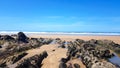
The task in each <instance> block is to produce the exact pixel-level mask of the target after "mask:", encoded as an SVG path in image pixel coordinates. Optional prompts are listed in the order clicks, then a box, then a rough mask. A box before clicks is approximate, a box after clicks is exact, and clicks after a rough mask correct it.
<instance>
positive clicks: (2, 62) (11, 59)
mask: <svg viewBox="0 0 120 68" xmlns="http://www.w3.org/2000/svg"><path fill="white" fill-rule="evenodd" d="M26 55H27V53H25V52H23V53H20V54H17V55H13V56H10V57H8V58H4V59H2V60H0V67H7V66H8V65H10V64H14V63H15V62H17V61H19V60H20V59H22V58H23V57H24V56H26Z"/></svg>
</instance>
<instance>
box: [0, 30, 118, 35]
mask: <svg viewBox="0 0 120 68" xmlns="http://www.w3.org/2000/svg"><path fill="white" fill-rule="evenodd" d="M18 32H19V31H0V34H17V33H18ZM24 33H25V34H43V35H102V36H107V35H109V36H112V35H113V36H119V35H120V32H24Z"/></svg>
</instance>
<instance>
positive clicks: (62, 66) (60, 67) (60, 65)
mask: <svg viewBox="0 0 120 68" xmlns="http://www.w3.org/2000/svg"><path fill="white" fill-rule="evenodd" d="M59 68H67V65H66V64H65V63H64V62H61V63H60V64H59Z"/></svg>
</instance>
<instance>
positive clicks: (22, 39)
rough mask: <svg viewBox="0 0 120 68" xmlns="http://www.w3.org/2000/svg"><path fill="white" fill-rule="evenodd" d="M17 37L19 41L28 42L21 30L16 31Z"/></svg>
mask: <svg viewBox="0 0 120 68" xmlns="http://www.w3.org/2000/svg"><path fill="white" fill-rule="evenodd" d="M17 39H18V41H20V42H24V43H28V37H27V36H26V35H25V34H24V33H23V32H19V33H18V37H17Z"/></svg>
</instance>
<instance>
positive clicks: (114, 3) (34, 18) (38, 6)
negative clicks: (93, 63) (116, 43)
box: [0, 0, 120, 32]
mask: <svg viewBox="0 0 120 68" xmlns="http://www.w3.org/2000/svg"><path fill="white" fill-rule="evenodd" d="M0 30H1V31H5V30H11V31H13V30H14V31H78V32H120V0H0Z"/></svg>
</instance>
